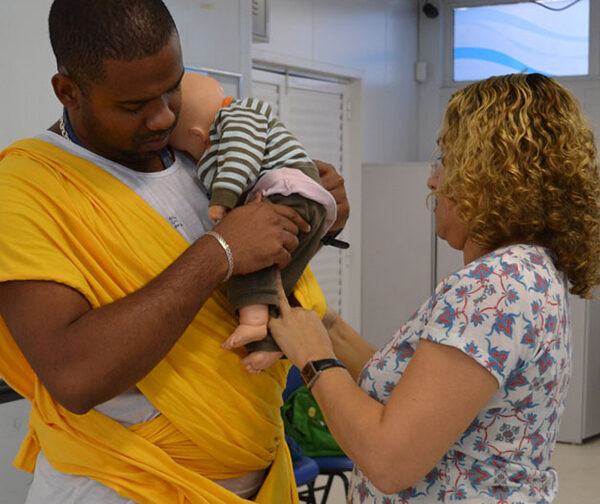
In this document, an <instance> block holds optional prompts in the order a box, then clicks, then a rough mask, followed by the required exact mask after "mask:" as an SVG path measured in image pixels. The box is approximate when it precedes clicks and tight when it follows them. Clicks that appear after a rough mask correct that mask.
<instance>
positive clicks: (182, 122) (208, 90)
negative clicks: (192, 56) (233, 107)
mask: <svg viewBox="0 0 600 504" xmlns="http://www.w3.org/2000/svg"><path fill="white" fill-rule="evenodd" d="M181 96H182V102H181V111H180V113H179V118H178V120H177V125H176V126H175V129H174V130H173V132H172V133H171V138H170V140H169V144H170V145H171V146H172V147H175V148H176V149H179V150H182V151H186V152H187V153H189V154H190V155H191V156H192V157H193V158H194V159H195V160H196V161H198V160H199V159H200V158H201V157H202V154H204V151H205V150H206V148H207V146H208V131H209V129H210V125H211V124H212V122H213V121H214V119H215V114H216V113H217V111H218V110H219V109H220V108H221V107H222V105H223V100H224V98H225V93H224V91H223V88H222V87H221V84H219V82H218V81H216V80H215V79H213V78H212V77H208V76H206V75H201V74H198V73H194V72H186V73H185V74H184V76H183V80H182V81H181Z"/></svg>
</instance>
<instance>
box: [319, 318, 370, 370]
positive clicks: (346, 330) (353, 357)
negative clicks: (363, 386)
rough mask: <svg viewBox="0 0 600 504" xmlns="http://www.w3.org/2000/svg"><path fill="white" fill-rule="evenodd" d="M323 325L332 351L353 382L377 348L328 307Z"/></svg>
mask: <svg viewBox="0 0 600 504" xmlns="http://www.w3.org/2000/svg"><path fill="white" fill-rule="evenodd" d="M323 325H324V326H325V329H327V332H328V333H329V337H330V338H331V343H332V344H333V351H334V352H335V355H337V358H338V359H340V360H341V361H342V362H343V363H344V364H345V365H346V368H348V371H349V372H350V374H351V375H352V378H354V380H355V381H356V380H358V376H359V375H360V372H361V371H362V368H363V367H364V365H365V364H366V362H367V361H368V360H369V359H370V358H371V356H372V355H373V354H374V353H375V352H376V351H377V348H376V347H374V346H373V345H371V343H369V342H368V341H367V340H366V339H364V338H363V337H362V336H361V335H360V334H358V333H357V332H356V331H355V330H354V329H353V328H352V327H350V326H349V325H348V324H347V323H346V321H345V320H344V319H343V318H342V317H340V316H339V314H338V313H337V312H336V311H334V310H332V309H331V308H330V307H329V306H328V307H327V311H326V312H325V317H323Z"/></svg>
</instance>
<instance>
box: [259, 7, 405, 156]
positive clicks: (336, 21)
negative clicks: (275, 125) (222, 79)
mask: <svg viewBox="0 0 600 504" xmlns="http://www.w3.org/2000/svg"><path fill="white" fill-rule="evenodd" d="M270 29H271V31H270V40H269V42H268V43H255V44H253V46H252V52H253V58H255V59H260V60H269V59H274V60H277V61H280V60H284V61H286V62H287V63H291V64H292V65H293V66H297V67H300V68H302V67H304V68H309V69H321V70H323V71H328V72H329V73H333V74H335V73H340V74H342V75H347V73H348V70H350V74H351V75H352V76H360V77H361V78H362V121H363V124H362V152H363V155H362V161H363V162H368V163H395V162H398V161H412V160H414V159H415V158H416V131H415V124H416V120H417V103H416V86H415V81H414V78H413V64H414V62H415V58H416V54H417V2H416V0H272V1H271V2H270Z"/></svg>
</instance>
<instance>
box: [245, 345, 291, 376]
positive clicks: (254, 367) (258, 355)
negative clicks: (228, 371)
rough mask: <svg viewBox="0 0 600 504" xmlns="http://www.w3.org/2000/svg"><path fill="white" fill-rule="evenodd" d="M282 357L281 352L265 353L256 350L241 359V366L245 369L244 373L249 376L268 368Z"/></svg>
mask: <svg viewBox="0 0 600 504" xmlns="http://www.w3.org/2000/svg"><path fill="white" fill-rule="evenodd" d="M281 357H283V352H267V351H265V350H258V351H256V352H252V353H251V354H248V355H247V356H246V357H244V358H243V359H242V365H243V366H245V367H246V371H248V373H251V374H257V373H260V372H261V371H264V370H265V369H267V368H269V367H270V366H271V365H272V364H274V363H275V362H277V361H278V360H279V359H281Z"/></svg>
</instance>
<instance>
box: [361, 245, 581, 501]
mask: <svg viewBox="0 0 600 504" xmlns="http://www.w3.org/2000/svg"><path fill="white" fill-rule="evenodd" d="M567 289H568V286H567V282H566V279H565V278H564V275H563V274H562V273H560V272H558V271H557V270H556V268H555V266H554V264H553V261H552V258H551V255H550V252H549V251H548V250H546V249H544V248H542V247H535V246H532V245H512V246H508V247H504V248H501V249H499V250H496V251H494V252H492V253H490V254H487V255H485V256H483V257H481V258H480V259H478V260H476V261H474V262H472V263H470V264H468V265H467V266H465V267H464V268H463V269H461V270H459V271H458V272H456V273H453V274H452V275H449V276H448V277H446V278H445V279H444V280H443V281H442V282H441V283H440V284H439V285H438V286H437V288H436V290H435V293H434V294H433V296H432V297H431V298H430V299H429V300H428V301H427V302H426V303H424V304H423V306H421V308H420V309H419V310H418V311H417V312H416V313H415V314H414V315H413V316H412V317H411V318H410V320H408V321H407V322H406V323H405V324H404V325H403V326H402V327H401V329H400V330H399V331H398V332H397V333H396V335H395V336H394V337H393V338H392V340H391V341H390V342H389V343H388V344H387V345H386V346H385V347H384V348H383V349H382V350H380V351H379V352H377V353H376V354H375V355H374V356H373V358H372V359H371V360H370V361H369V362H368V363H367V365H366V366H365V368H364V369H363V371H362V374H361V376H360V378H359V385H360V386H361V387H362V388H363V389H364V390H365V391H366V392H367V393H368V394H369V395H370V396H372V397H373V398H375V399H376V400H378V401H380V402H381V403H383V404H385V403H386V402H387V401H388V399H389V397H390V395H391V394H392V392H393V390H394V387H395V385H396V384H397V383H398V380H399V379H400V378H401V376H402V373H403V372H404V369H406V366H407V365H408V363H409V361H410V359H411V357H412V355H413V354H414V351H415V349H416V347H417V345H418V343H419V341H420V340H421V339H428V340H431V341H435V342H437V343H441V344H443V345H449V346H452V347H455V348H458V349H460V350H461V351H463V352H464V353H466V354H467V355H470V356H471V357H472V358H473V359H475V360H476V361H477V362H478V363H479V364H481V365H482V366H483V367H485V368H486V369H487V370H488V371H489V372H490V373H491V374H492V375H493V376H494V377H495V378H496V380H497V381H498V384H499V388H498V390H497V392H496V394H495V395H494V397H493V398H492V399H491V400H490V401H489V403H488V404H487V405H486V406H485V408H484V409H483V411H481V413H480V414H479V415H478V416H477V417H476V418H475V420H474V421H473V422H472V424H471V425H470V426H469V428H468V429H467V430H466V431H465V432H464V433H463V434H462V436H461V437H460V439H459V440H458V441H457V442H456V443H455V444H454V445H453V446H451V447H450V449H449V450H448V452H447V453H446V455H445V456H444V458H443V459H442V460H440V462H439V463H438V464H437V466H436V467H435V468H434V469H433V470H432V471H431V472H430V473H429V474H428V475H427V476H426V477H425V479H423V480H422V481H420V482H418V483H417V484H416V485H415V486H413V487H410V488H407V489H405V490H403V491H401V492H399V493H397V494H393V495H384V494H382V493H381V492H379V491H378V490H377V489H376V488H375V487H374V486H373V485H372V483H371V482H370V481H369V479H368V478H366V477H365V476H364V475H363V474H362V473H361V471H360V469H359V468H355V469H354V473H353V476H352V484H351V492H350V502H351V503H352V504H363V503H368V504H408V503H410V504H417V503H436V502H442V503H457V502H458V503H473V504H474V503H477V504H530V503H531V504H533V503H535V504H546V503H549V502H551V501H552V500H553V499H554V496H555V495H556V493H557V491H558V480H557V475H556V471H555V470H554V469H553V468H552V467H551V466H550V456H551V454H552V450H553V449H554V445H555V443H556V437H557V434H558V427H559V419H560V417H561V414H562V411H563V410H564V406H565V398H566V393H567V388H568V383H569V378H570V371H571V344H570V338H571V335H570V325H569V322H568V321H569V309H568V292H567ZM400 301H401V300H400ZM407 414H410V412H407Z"/></svg>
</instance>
